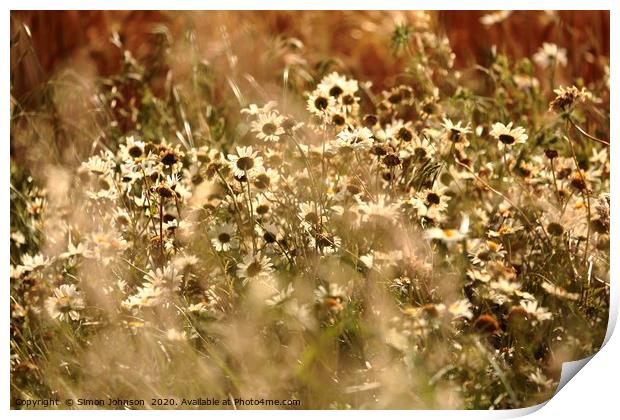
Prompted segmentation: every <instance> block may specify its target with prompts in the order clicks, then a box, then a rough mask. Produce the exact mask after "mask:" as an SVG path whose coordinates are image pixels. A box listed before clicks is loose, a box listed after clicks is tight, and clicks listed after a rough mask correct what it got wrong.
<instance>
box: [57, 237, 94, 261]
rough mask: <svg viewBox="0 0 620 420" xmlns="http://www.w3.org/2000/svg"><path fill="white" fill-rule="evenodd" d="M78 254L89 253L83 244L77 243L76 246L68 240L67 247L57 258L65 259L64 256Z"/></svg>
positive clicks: (68, 256) (86, 254)
mask: <svg viewBox="0 0 620 420" xmlns="http://www.w3.org/2000/svg"><path fill="white" fill-rule="evenodd" d="M78 255H85V256H87V257H88V256H89V255H90V253H89V252H88V250H87V249H86V247H85V246H84V244H82V243H78V244H77V246H75V245H73V243H72V242H71V241H69V246H68V247H67V251H66V252H63V253H62V254H60V255H59V258H61V259H66V258H70V257H75V256H78Z"/></svg>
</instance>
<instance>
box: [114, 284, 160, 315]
mask: <svg viewBox="0 0 620 420" xmlns="http://www.w3.org/2000/svg"><path fill="white" fill-rule="evenodd" d="M164 296H165V290H164V289H162V288H161V287H159V286H156V285H155V284H153V283H144V284H143V285H142V287H139V288H138V291H137V292H136V293H135V294H134V295H131V296H129V297H128V298H127V299H125V300H124V301H123V302H122V306H123V307H125V308H127V309H133V308H142V307H146V308H152V307H155V306H159V305H160V304H161V303H163V301H164Z"/></svg>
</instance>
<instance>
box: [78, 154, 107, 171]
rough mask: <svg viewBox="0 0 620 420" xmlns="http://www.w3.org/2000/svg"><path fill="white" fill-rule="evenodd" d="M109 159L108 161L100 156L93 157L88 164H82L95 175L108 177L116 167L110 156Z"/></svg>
mask: <svg viewBox="0 0 620 420" xmlns="http://www.w3.org/2000/svg"><path fill="white" fill-rule="evenodd" d="M107 157H108V159H102V158H101V157H100V156H91V157H90V158H89V159H88V161H87V162H84V163H82V167H83V168H85V169H87V170H88V171H90V172H91V173H92V174H94V175H107V174H109V173H110V171H111V170H112V168H114V166H115V164H114V162H113V161H112V160H110V159H109V156H107Z"/></svg>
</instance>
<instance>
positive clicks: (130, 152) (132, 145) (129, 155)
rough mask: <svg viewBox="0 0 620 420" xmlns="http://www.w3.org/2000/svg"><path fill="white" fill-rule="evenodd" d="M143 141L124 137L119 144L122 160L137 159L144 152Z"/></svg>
mask: <svg viewBox="0 0 620 420" xmlns="http://www.w3.org/2000/svg"><path fill="white" fill-rule="evenodd" d="M145 146H146V145H145V143H144V142H143V141H140V140H136V139H134V137H133V136H129V137H127V138H126V139H125V143H124V144H121V145H120V148H119V155H120V157H121V159H122V160H131V161H133V160H134V159H138V158H139V157H141V156H142V155H143V154H144V148H145Z"/></svg>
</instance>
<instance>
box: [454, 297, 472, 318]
mask: <svg viewBox="0 0 620 420" xmlns="http://www.w3.org/2000/svg"><path fill="white" fill-rule="evenodd" d="M448 312H450V313H451V314H452V316H453V317H454V318H467V319H472V317H473V316H474V314H473V313H472V311H471V303H470V302H469V300H467V299H461V300H457V301H456V302H453V303H452V304H451V305H450V306H448Z"/></svg>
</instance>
